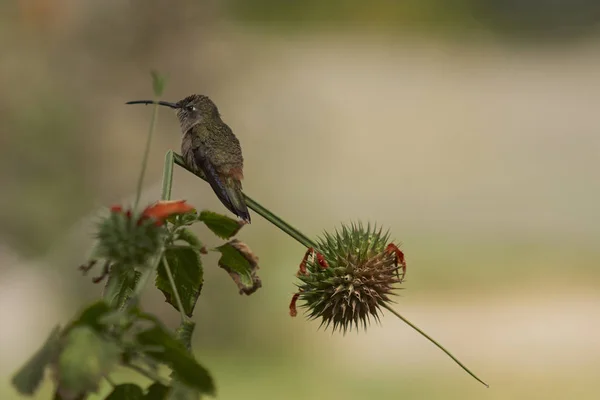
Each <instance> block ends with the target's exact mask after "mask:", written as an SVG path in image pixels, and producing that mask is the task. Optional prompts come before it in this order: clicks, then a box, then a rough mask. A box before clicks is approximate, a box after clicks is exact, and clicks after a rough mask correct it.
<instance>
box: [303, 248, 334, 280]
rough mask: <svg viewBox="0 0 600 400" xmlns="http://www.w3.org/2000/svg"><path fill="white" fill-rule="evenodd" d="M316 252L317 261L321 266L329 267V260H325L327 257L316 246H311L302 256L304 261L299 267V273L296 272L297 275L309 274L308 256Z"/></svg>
mask: <svg viewBox="0 0 600 400" xmlns="http://www.w3.org/2000/svg"><path fill="white" fill-rule="evenodd" d="M314 254H316V256H317V262H318V263H319V265H320V266H321V268H323V269H327V268H329V264H328V263H327V260H325V257H323V254H321V253H319V252H318V251H316V250H315V249H314V248H312V247H309V248H308V250H306V253H304V257H303V258H302V262H300V267H299V268H298V273H297V274H296V276H300V275H308V270H307V269H306V263H307V262H308V257H310V256H312V255H314Z"/></svg>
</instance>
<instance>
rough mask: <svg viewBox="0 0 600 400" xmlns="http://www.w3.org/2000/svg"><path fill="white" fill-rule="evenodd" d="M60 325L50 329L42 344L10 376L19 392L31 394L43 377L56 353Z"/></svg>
mask: <svg viewBox="0 0 600 400" xmlns="http://www.w3.org/2000/svg"><path fill="white" fill-rule="evenodd" d="M59 346H60V327H59V326H57V327H56V328H54V329H53V330H52V332H51V333H50V335H49V336H48V338H47V339H46V342H45V343H44V345H43V346H42V347H41V348H40V349H39V350H38V351H37V352H36V353H35V354H34V355H33V357H31V358H30V359H29V361H27V363H26V364H25V365H24V366H23V367H21V369H20V370H19V371H18V372H17V373H16V374H15V376H14V377H13V378H12V381H11V382H12V384H13V386H14V387H15V388H16V389H17V390H18V391H19V393H21V394H27V395H32V394H33V393H34V392H35V391H36V390H37V388H38V387H39V385H40V383H41V382H42V380H43V379H44V372H45V370H46V367H47V366H48V364H50V363H51V362H52V361H53V360H54V358H55V357H56V355H57V354H58V350H59Z"/></svg>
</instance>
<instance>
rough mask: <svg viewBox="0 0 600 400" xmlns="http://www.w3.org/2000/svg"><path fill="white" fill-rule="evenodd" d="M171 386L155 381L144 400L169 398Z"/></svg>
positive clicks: (165, 399) (164, 399)
mask: <svg viewBox="0 0 600 400" xmlns="http://www.w3.org/2000/svg"><path fill="white" fill-rule="evenodd" d="M169 390H170V388H169V387H168V386H165V385H163V384H160V383H158V382H156V383H153V384H152V385H151V386H150V387H149V388H148V392H147V393H146V395H145V396H144V400H167V395H168V394H169Z"/></svg>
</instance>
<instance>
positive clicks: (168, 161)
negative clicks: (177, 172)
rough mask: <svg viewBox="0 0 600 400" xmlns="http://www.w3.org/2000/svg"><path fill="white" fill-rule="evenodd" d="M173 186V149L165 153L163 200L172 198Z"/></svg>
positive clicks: (161, 197) (161, 196)
mask: <svg viewBox="0 0 600 400" xmlns="http://www.w3.org/2000/svg"><path fill="white" fill-rule="evenodd" d="M172 187H173V150H169V151H167V154H165V166H164V168H163V179H162V192H161V195H160V199H161V200H171V188H172Z"/></svg>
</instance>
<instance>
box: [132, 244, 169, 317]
mask: <svg viewBox="0 0 600 400" xmlns="http://www.w3.org/2000/svg"><path fill="white" fill-rule="evenodd" d="M164 253H165V248H164V247H161V248H160V250H159V251H158V253H157V255H156V258H155V259H154V261H153V262H152V265H151V267H150V268H148V267H146V268H142V274H141V275H140V279H139V280H138V282H137V285H135V288H134V289H133V294H132V295H131V298H130V301H129V302H130V304H131V305H135V304H136V303H137V302H138V300H139V298H140V296H141V294H142V292H143V291H144V289H145V288H146V285H147V284H148V280H149V279H150V277H151V276H152V275H154V273H155V272H156V270H157V269H158V264H160V260H161V259H162V257H163V254H164Z"/></svg>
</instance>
